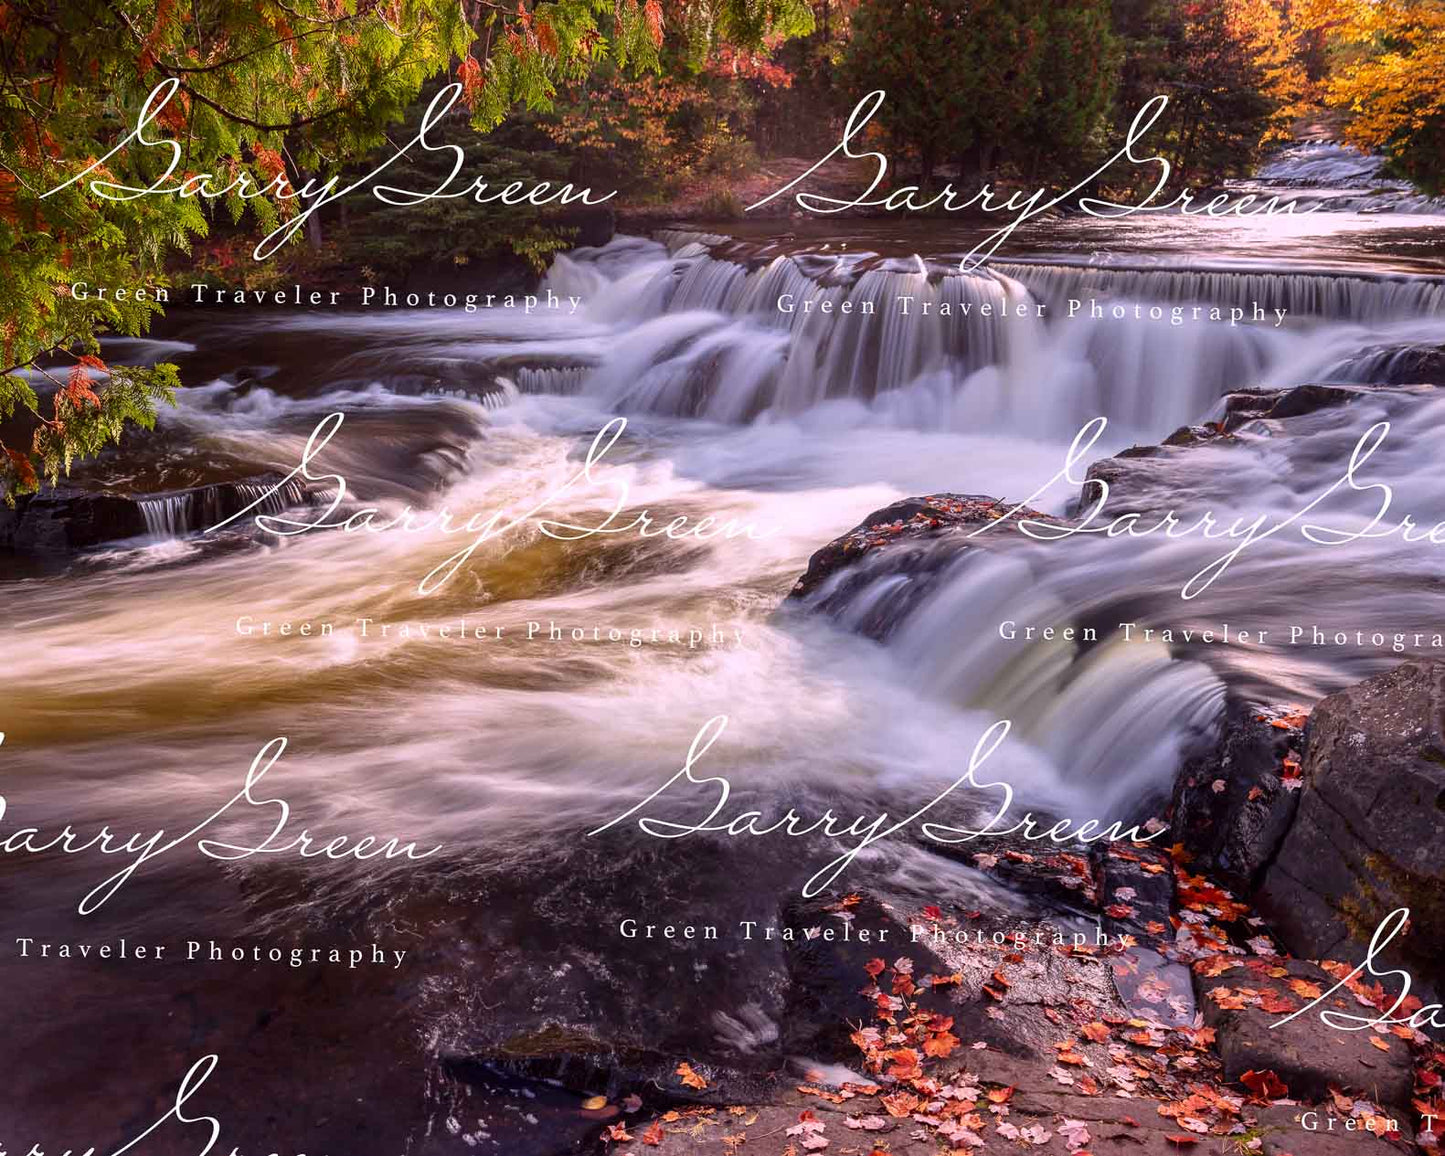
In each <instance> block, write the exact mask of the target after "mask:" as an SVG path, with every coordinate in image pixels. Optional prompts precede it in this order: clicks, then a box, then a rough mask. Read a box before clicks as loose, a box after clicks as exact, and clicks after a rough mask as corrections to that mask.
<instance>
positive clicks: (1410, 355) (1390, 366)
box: [1335, 345, 1445, 385]
mask: <svg viewBox="0 0 1445 1156" xmlns="http://www.w3.org/2000/svg"><path fill="white" fill-rule="evenodd" d="M1335 368H1336V370H1337V372H1339V373H1340V374H1341V376H1345V377H1349V378H1351V379H1352V380H1359V381H1372V382H1382V383H1383V382H1389V383H1398V384H1404V383H1407V382H1419V383H1425V384H1429V385H1445V345H1377V346H1373V347H1372V348H1370V349H1366V350H1363V351H1362V352H1360V353H1359V354H1358V355H1357V356H1355V357H1352V358H1350V359H1348V360H1347V361H1343V362H1341V363H1340V364H1339V365H1338V366H1336V367H1335Z"/></svg>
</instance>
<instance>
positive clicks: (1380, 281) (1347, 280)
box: [996, 262, 1445, 322]
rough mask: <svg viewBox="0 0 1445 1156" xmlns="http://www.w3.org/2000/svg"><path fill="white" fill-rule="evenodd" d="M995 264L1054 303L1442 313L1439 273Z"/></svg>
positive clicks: (1374, 316) (1378, 317)
mask: <svg viewBox="0 0 1445 1156" xmlns="http://www.w3.org/2000/svg"><path fill="white" fill-rule="evenodd" d="M996 267H997V269H998V270H999V271H1000V272H1002V273H1005V274H1007V275H1008V276H1010V277H1013V278H1016V279H1017V280H1019V281H1021V282H1022V283H1023V284H1024V285H1026V286H1028V288H1029V290H1030V292H1032V293H1033V294H1034V295H1035V296H1036V297H1037V298H1038V299H1039V300H1042V301H1045V302H1048V303H1049V304H1050V305H1051V306H1052V307H1053V308H1055V309H1062V308H1065V306H1066V303H1067V302H1068V301H1069V300H1071V299H1073V300H1082V299H1085V298H1088V297H1100V296H1103V297H1113V298H1119V299H1124V300H1129V301H1143V302H1149V303H1158V304H1165V305H1176V304H1195V303H1198V304H1206V305H1210V306H1218V307H1219V308H1221V309H1225V310H1228V309H1230V308H1242V309H1249V308H1250V307H1251V306H1252V305H1253V304H1254V303H1255V302H1258V303H1260V304H1261V305H1262V306H1265V307H1266V309H1276V308H1278V309H1287V310H1289V313H1290V315H1291V316H1293V317H1309V318H1318V319H1321V320H1328V321H1359V322H1370V321H1382V320H1395V319H1400V318H1406V317H1423V316H1430V315H1438V314H1440V313H1445V280H1441V279H1439V278H1434V277H1406V276H1394V277H1392V276H1387V275H1383V274H1381V275H1377V276H1369V275H1360V274H1343V273H1322V272H1285V273H1281V272H1271V271H1264V270H1248V269H1180V268H1169V267H1159V266H1126V265H1109V266H1098V265H1085V264H1068V263H1061V262H1050V263H1049V264H1043V263H1033V262H1029V263H1025V262H1000V263H999V264H998V265H997V266H996Z"/></svg>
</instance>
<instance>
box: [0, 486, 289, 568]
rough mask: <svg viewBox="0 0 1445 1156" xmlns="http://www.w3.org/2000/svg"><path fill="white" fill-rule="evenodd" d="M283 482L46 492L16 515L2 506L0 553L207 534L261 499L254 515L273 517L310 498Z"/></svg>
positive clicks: (26, 500) (18, 507)
mask: <svg viewBox="0 0 1445 1156" xmlns="http://www.w3.org/2000/svg"><path fill="white" fill-rule="evenodd" d="M281 482H282V476H281V475H280V474H259V475H256V476H255V477H250V478H244V479H241V480H239V481H234V482H216V483H213V484H211V485H206V486H193V487H190V488H188V489H183V490H171V491H168V492H166V493H158V494H139V495H130V494H127V495H118V494H109V493H100V492H96V491H91V490H82V489H75V488H69V487H65V488H53V489H52V488H46V489H44V490H42V491H41V492H40V493H38V494H33V495H29V496H26V497H22V498H21V499H19V501H17V502H16V504H15V509H14V510H9V509H4V508H0V550H12V551H14V552H16V553H22V554H70V553H75V552H76V551H79V550H86V549H89V548H91V547H94V546H99V545H103V544H104V543H106V542H115V541H121V540H124V539H126V538H135V537H139V536H141V535H143V534H147V533H149V534H152V535H154V536H156V537H179V536H182V535H184V534H188V533H198V532H200V531H203V530H207V529H209V528H210V527H211V526H214V525H216V524H217V523H218V522H221V521H223V520H225V519H226V518H228V517H230V516H232V515H234V514H237V513H239V512H240V511H241V510H242V509H244V508H246V507H247V506H249V505H251V504H252V503H253V502H256V501H257V499H264V500H262V501H261V503H260V504H259V505H257V506H256V507H255V512H256V513H271V514H274V513H277V512H279V511H280V510H282V509H285V508H286V507H288V506H294V505H300V504H302V503H304V502H306V501H308V500H309V497H308V492H307V490H306V489H305V488H304V487H303V486H302V485H301V484H300V483H297V482H291V483H287V484H286V485H284V486H282V485H280V483H281ZM278 487H279V488H278ZM273 490H274V491H275V492H274V493H272V494H271V495H270V496H269V497H267V496H266V495H267V493H268V491H273Z"/></svg>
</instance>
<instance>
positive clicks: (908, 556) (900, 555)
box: [788, 494, 1060, 638]
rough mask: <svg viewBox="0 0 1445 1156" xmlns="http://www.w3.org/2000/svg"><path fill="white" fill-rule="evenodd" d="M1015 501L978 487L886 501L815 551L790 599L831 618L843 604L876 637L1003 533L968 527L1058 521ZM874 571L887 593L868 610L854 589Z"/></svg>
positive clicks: (863, 630)
mask: <svg viewBox="0 0 1445 1156" xmlns="http://www.w3.org/2000/svg"><path fill="white" fill-rule="evenodd" d="M1015 505H1016V503H1011V502H1008V501H1005V500H1003V499H1000V498H991V497H988V496H986V495H983V494H932V495H928V496H926V497H919V498H905V499H904V500H903V501H901V502H895V503H893V505H891V506H885V507H884V508H883V509H881V510H876V511H875V512H874V513H872V514H870V515H869V516H868V517H867V518H865V519H864V520H863V521H862V522H861V523H859V524H858V525H857V526H855V527H854V528H853V529H852V530H849V531H848V533H846V534H844V535H842V536H841V537H839V538H835V539H834V540H833V541H831V542H829V543H828V544H827V545H826V546H824V547H823V548H822V549H821V550H818V551H817V552H816V553H814V554H813V556H812V557H811V558H810V559H809V560H808V569H807V571H806V572H805V573H804V574H803V576H802V577H801V578H799V579H798V581H797V582H796V583H795V584H794V585H793V589H792V591H791V592H790V593H789V595H788V600H789V601H790V602H794V603H801V604H803V605H805V606H807V607H808V608H809V609H812V610H815V611H819V612H822V613H824V614H828V615H830V616H834V617H836V616H838V615H841V614H843V613H844V612H845V611H846V612H848V613H849V614H850V615H851V616H852V620H850V622H849V625H850V626H851V627H852V628H853V629H856V630H858V631H859V632H860V633H862V634H865V635H867V636H869V637H873V638H882V637H884V636H886V634H887V633H888V631H889V630H890V629H891V627H892V626H893V625H894V624H896V623H897V622H900V621H901V620H902V619H903V618H904V617H906V616H907V614H908V612H909V610H911V609H912V608H913V607H914V606H916V605H917V604H918V602H919V601H920V600H921V599H922V598H923V597H924V596H925V595H926V594H927V593H928V591H929V590H931V589H932V588H933V585H934V581H935V580H936V579H937V578H938V576H939V575H940V574H941V573H942V572H943V570H944V569H945V568H946V567H947V566H948V565H949V564H950V563H952V562H953V561H954V560H955V559H956V558H958V557H959V556H960V555H961V554H962V553H963V552H964V551H966V550H969V549H971V548H973V547H976V546H977V547H982V548H993V547H996V546H997V545H998V543H999V542H1001V541H1004V540H1007V538H1008V537H1009V535H1003V534H990V535H988V536H986V537H985V536H980V537H977V538H970V537H968V534H969V533H970V532H971V531H973V530H975V529H977V528H978V527H979V526H983V525H987V524H989V523H992V522H998V521H1000V520H1006V521H1009V522H1013V523H1015V524H1016V523H1018V522H1020V521H1026V520H1030V519H1032V520H1037V521H1043V522H1048V523H1050V524H1053V525H1058V524H1060V522H1059V520H1058V519H1057V518H1054V517H1052V516H1050V515H1048V514H1043V513H1040V512H1039V511H1037V510H1032V509H1028V508H1024V509H1021V510H1019V511H1018V512H1016V513H1011V512H1010V511H1012V510H1013V507H1014V506H1015ZM1012 536H1013V537H1017V535H1012ZM880 578H887V579H888V581H889V588H888V592H887V594H888V596H887V598H886V599H885V600H876V599H875V600H871V601H872V602H873V603H876V606H875V610H874V612H870V610H869V609H868V607H867V606H863V607H862V608H861V609H860V607H859V606H858V605H857V602H858V597H859V595H860V594H861V593H863V592H864V591H866V589H867V588H868V587H869V586H871V585H872V584H873V583H875V582H876V581H878V580H879V579H880Z"/></svg>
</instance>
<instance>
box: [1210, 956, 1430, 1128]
mask: <svg viewBox="0 0 1445 1156" xmlns="http://www.w3.org/2000/svg"><path fill="white" fill-rule="evenodd" d="M1256 962H1257V961H1256ZM1270 962H1271V964H1272V965H1273V966H1272V970H1276V971H1283V972H1284V973H1285V974H1284V975H1282V976H1272V975H1269V974H1268V973H1267V972H1266V971H1265V970H1264V969H1263V968H1260V967H1258V966H1255V967H1245V966H1239V967H1235V968H1233V969H1231V970H1229V971H1226V972H1224V973H1222V974H1221V975H1218V976H1213V977H1206V976H1202V975H1199V974H1197V973H1196V975H1195V982H1196V985H1197V988H1198V992H1199V1005H1200V1007H1201V1009H1202V1010H1203V1012H1204V1021H1205V1023H1206V1024H1208V1025H1209V1026H1210V1027H1212V1028H1214V1029H1215V1032H1216V1039H1215V1043H1216V1046H1217V1047H1218V1049H1219V1055H1220V1058H1221V1059H1222V1060H1223V1061H1224V1076H1225V1079H1227V1080H1238V1079H1239V1077H1240V1076H1242V1075H1243V1074H1244V1073H1245V1072H1248V1071H1266V1070H1268V1071H1272V1072H1274V1074H1275V1075H1276V1076H1278V1077H1279V1078H1280V1079H1281V1080H1283V1081H1284V1083H1285V1084H1286V1085H1287V1086H1288V1088H1289V1095H1290V1097H1291V1098H1292V1099H1296V1100H1306V1101H1309V1102H1312V1103H1313V1102H1318V1101H1320V1100H1323V1099H1324V1098H1325V1097H1326V1096H1328V1095H1329V1088H1330V1086H1331V1085H1334V1086H1335V1087H1337V1088H1340V1089H1342V1090H1346V1091H1351V1092H1354V1093H1356V1094H1358V1095H1361V1096H1364V1097H1366V1098H1368V1099H1370V1100H1373V1101H1374V1102H1375V1103H1377V1104H1381V1105H1394V1106H1396V1107H1406V1106H1408V1104H1409V1102H1410V1093H1411V1090H1412V1088H1413V1086H1414V1077H1413V1072H1412V1064H1411V1059H1410V1050H1409V1047H1408V1045H1407V1044H1406V1043H1405V1041H1404V1040H1401V1039H1398V1038H1397V1037H1395V1036H1393V1035H1389V1034H1384V1035H1380V1034H1377V1033H1376V1032H1374V1031H1372V1030H1365V1031H1357V1032H1348V1031H1341V1030H1339V1029H1338V1028H1333V1027H1330V1026H1329V1025H1327V1024H1326V1023H1324V1022H1323V1021H1322V1020H1321V1019H1320V1018H1319V1013H1320V1012H1321V1011H1322V1010H1325V1009H1326V1008H1330V1009H1335V1010H1339V1011H1344V1012H1348V1013H1349V1014H1352V1015H1361V1014H1367V1009H1363V1008H1361V1007H1360V1006H1359V1004H1358V1003H1357V1002H1356V1001H1355V999H1354V997H1353V996H1352V995H1350V994H1349V993H1348V992H1347V991H1344V990H1341V991H1340V992H1339V993H1337V994H1336V995H1334V996H1331V997H1330V998H1329V999H1328V1000H1326V1001H1325V1002H1323V1003H1321V1004H1319V1005H1318V1006H1317V1007H1315V1008H1313V1009H1311V1010H1310V1011H1308V1012H1306V1013H1305V1014H1304V1015H1301V1016H1298V1017H1296V1018H1294V1019H1292V1020H1290V1021H1289V1022H1288V1023H1286V1024H1283V1025H1281V1026H1279V1027H1272V1026H1271V1025H1273V1024H1275V1023H1277V1022H1278V1021H1280V1020H1281V1019H1283V1018H1284V1017H1285V1016H1288V1015H1289V1014H1290V1013H1291V1011H1294V1010H1298V1009H1299V1008H1302V1007H1305V1006H1306V1005H1308V1004H1309V1003H1310V1002H1311V1000H1312V999H1313V998H1314V997H1312V996H1309V995H1307V994H1302V993H1301V992H1300V990H1299V989H1298V988H1292V987H1291V986H1290V984H1291V982H1293V981H1297V982H1298V983H1299V984H1300V985H1301V986H1304V985H1313V987H1306V991H1310V990H1313V989H1314V988H1318V990H1319V991H1320V992H1321V993H1323V992H1327V991H1329V990H1330V989H1331V988H1332V987H1334V986H1335V984H1336V982H1337V981H1336V980H1335V979H1334V978H1333V977H1331V976H1330V975H1329V974H1328V973H1327V972H1325V971H1324V970H1322V969H1321V968H1320V967H1318V966H1316V965H1315V964H1313V963H1309V962H1306V961H1305V960H1299V959H1291V960H1279V961H1270ZM1241 964H1243V960H1241ZM1215 993H1218V995H1216V994H1215ZM1241 1001H1243V1002H1244V1004H1245V1006H1243V1007H1239V1006H1235V1005H1237V1004H1238V1003H1240V1002H1241ZM1267 1008H1273V1009H1275V1010H1266V1009H1267ZM1280 1009H1286V1010H1280ZM1372 1040H1379V1041H1380V1043H1381V1044H1383V1045H1384V1046H1383V1047H1380V1046H1377V1045H1376V1044H1374V1043H1372V1042H1371V1041H1372ZM1355 1138H1356V1139H1358V1137H1355Z"/></svg>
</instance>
